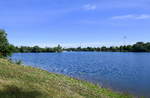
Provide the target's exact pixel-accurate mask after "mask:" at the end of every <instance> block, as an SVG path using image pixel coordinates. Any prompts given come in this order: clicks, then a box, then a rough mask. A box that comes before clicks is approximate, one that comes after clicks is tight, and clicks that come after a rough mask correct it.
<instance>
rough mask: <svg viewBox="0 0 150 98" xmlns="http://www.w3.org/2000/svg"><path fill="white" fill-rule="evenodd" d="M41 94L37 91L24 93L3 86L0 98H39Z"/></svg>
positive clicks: (13, 87) (17, 89) (14, 87)
mask: <svg viewBox="0 0 150 98" xmlns="http://www.w3.org/2000/svg"><path fill="white" fill-rule="evenodd" d="M41 95H42V94H41V93H40V92H38V91H24V90H22V89H20V88H18V87H16V86H13V85H11V86H5V89H4V90H3V91H0V98H40V96H41Z"/></svg>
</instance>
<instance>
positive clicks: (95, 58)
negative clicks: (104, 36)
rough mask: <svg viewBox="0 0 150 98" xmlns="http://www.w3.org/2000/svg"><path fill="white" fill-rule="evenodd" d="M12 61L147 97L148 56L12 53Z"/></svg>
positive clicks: (149, 79)
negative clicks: (20, 61) (19, 61)
mask: <svg viewBox="0 0 150 98" xmlns="http://www.w3.org/2000/svg"><path fill="white" fill-rule="evenodd" d="M12 59H13V60H22V61H23V63H24V64H27V65H31V66H33V67H38V68H42V69H44V70H48V71H50V72H56V73H61V74H65V75H69V76H72V77H76V78H80V79H84V80H88V81H91V82H94V83H98V84H100V85H102V86H104V87H109V88H112V89H114V90H117V91H122V92H127V93H133V94H136V95H144V96H148V97H150V53H120V52H65V53H16V54H14V55H13V56H12Z"/></svg>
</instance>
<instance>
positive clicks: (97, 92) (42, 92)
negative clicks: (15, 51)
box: [0, 59, 132, 98]
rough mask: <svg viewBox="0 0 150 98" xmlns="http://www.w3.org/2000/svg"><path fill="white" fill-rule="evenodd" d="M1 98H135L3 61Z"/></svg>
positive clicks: (0, 76) (0, 63) (0, 60)
mask: <svg viewBox="0 0 150 98" xmlns="http://www.w3.org/2000/svg"><path fill="white" fill-rule="evenodd" d="M0 98H132V96H130V95H127V94H120V93H116V92H112V91H111V90H107V89H104V88H101V87H99V86H96V85H94V84H91V83H88V82H84V81H80V80H76V79H73V78H70V77H67V76H64V75H58V74H54V73H49V72H46V71H43V70H40V69H36V68H32V67H26V66H21V65H17V64H13V63H11V62H9V61H8V60H6V59H0Z"/></svg>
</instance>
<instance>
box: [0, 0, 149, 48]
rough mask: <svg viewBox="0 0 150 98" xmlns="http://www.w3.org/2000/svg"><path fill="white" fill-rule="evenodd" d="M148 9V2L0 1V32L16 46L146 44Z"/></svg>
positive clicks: (106, 0)
mask: <svg viewBox="0 0 150 98" xmlns="http://www.w3.org/2000/svg"><path fill="white" fill-rule="evenodd" d="M149 5H150V1H149V0H0V28H2V29H5V30H6V31H7V33H8V38H9V41H10V43H12V44H14V45H18V46H20V45H28V46H33V45H39V46H42V47H45V46H55V45H57V44H61V45H63V46H64V47H76V46H79V45H81V46H103V45H106V46H111V45H121V44H133V43H135V42H137V41H144V42H147V41H150V6H149ZM124 36H126V39H124Z"/></svg>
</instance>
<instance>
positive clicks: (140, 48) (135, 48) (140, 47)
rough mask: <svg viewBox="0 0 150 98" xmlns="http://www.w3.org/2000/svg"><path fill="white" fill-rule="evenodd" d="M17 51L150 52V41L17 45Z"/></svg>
mask: <svg viewBox="0 0 150 98" xmlns="http://www.w3.org/2000/svg"><path fill="white" fill-rule="evenodd" d="M15 50H16V51H15V52H21V53H23V52H63V51H98V52H101V51H102V52H150V42H147V43H144V42H137V43H136V44H133V45H122V46H110V47H106V46H102V47H84V48H83V47H77V48H62V47H61V46H60V45H58V46H57V47H53V48H49V47H45V48H40V47H39V46H34V47H28V46H21V47H15Z"/></svg>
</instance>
